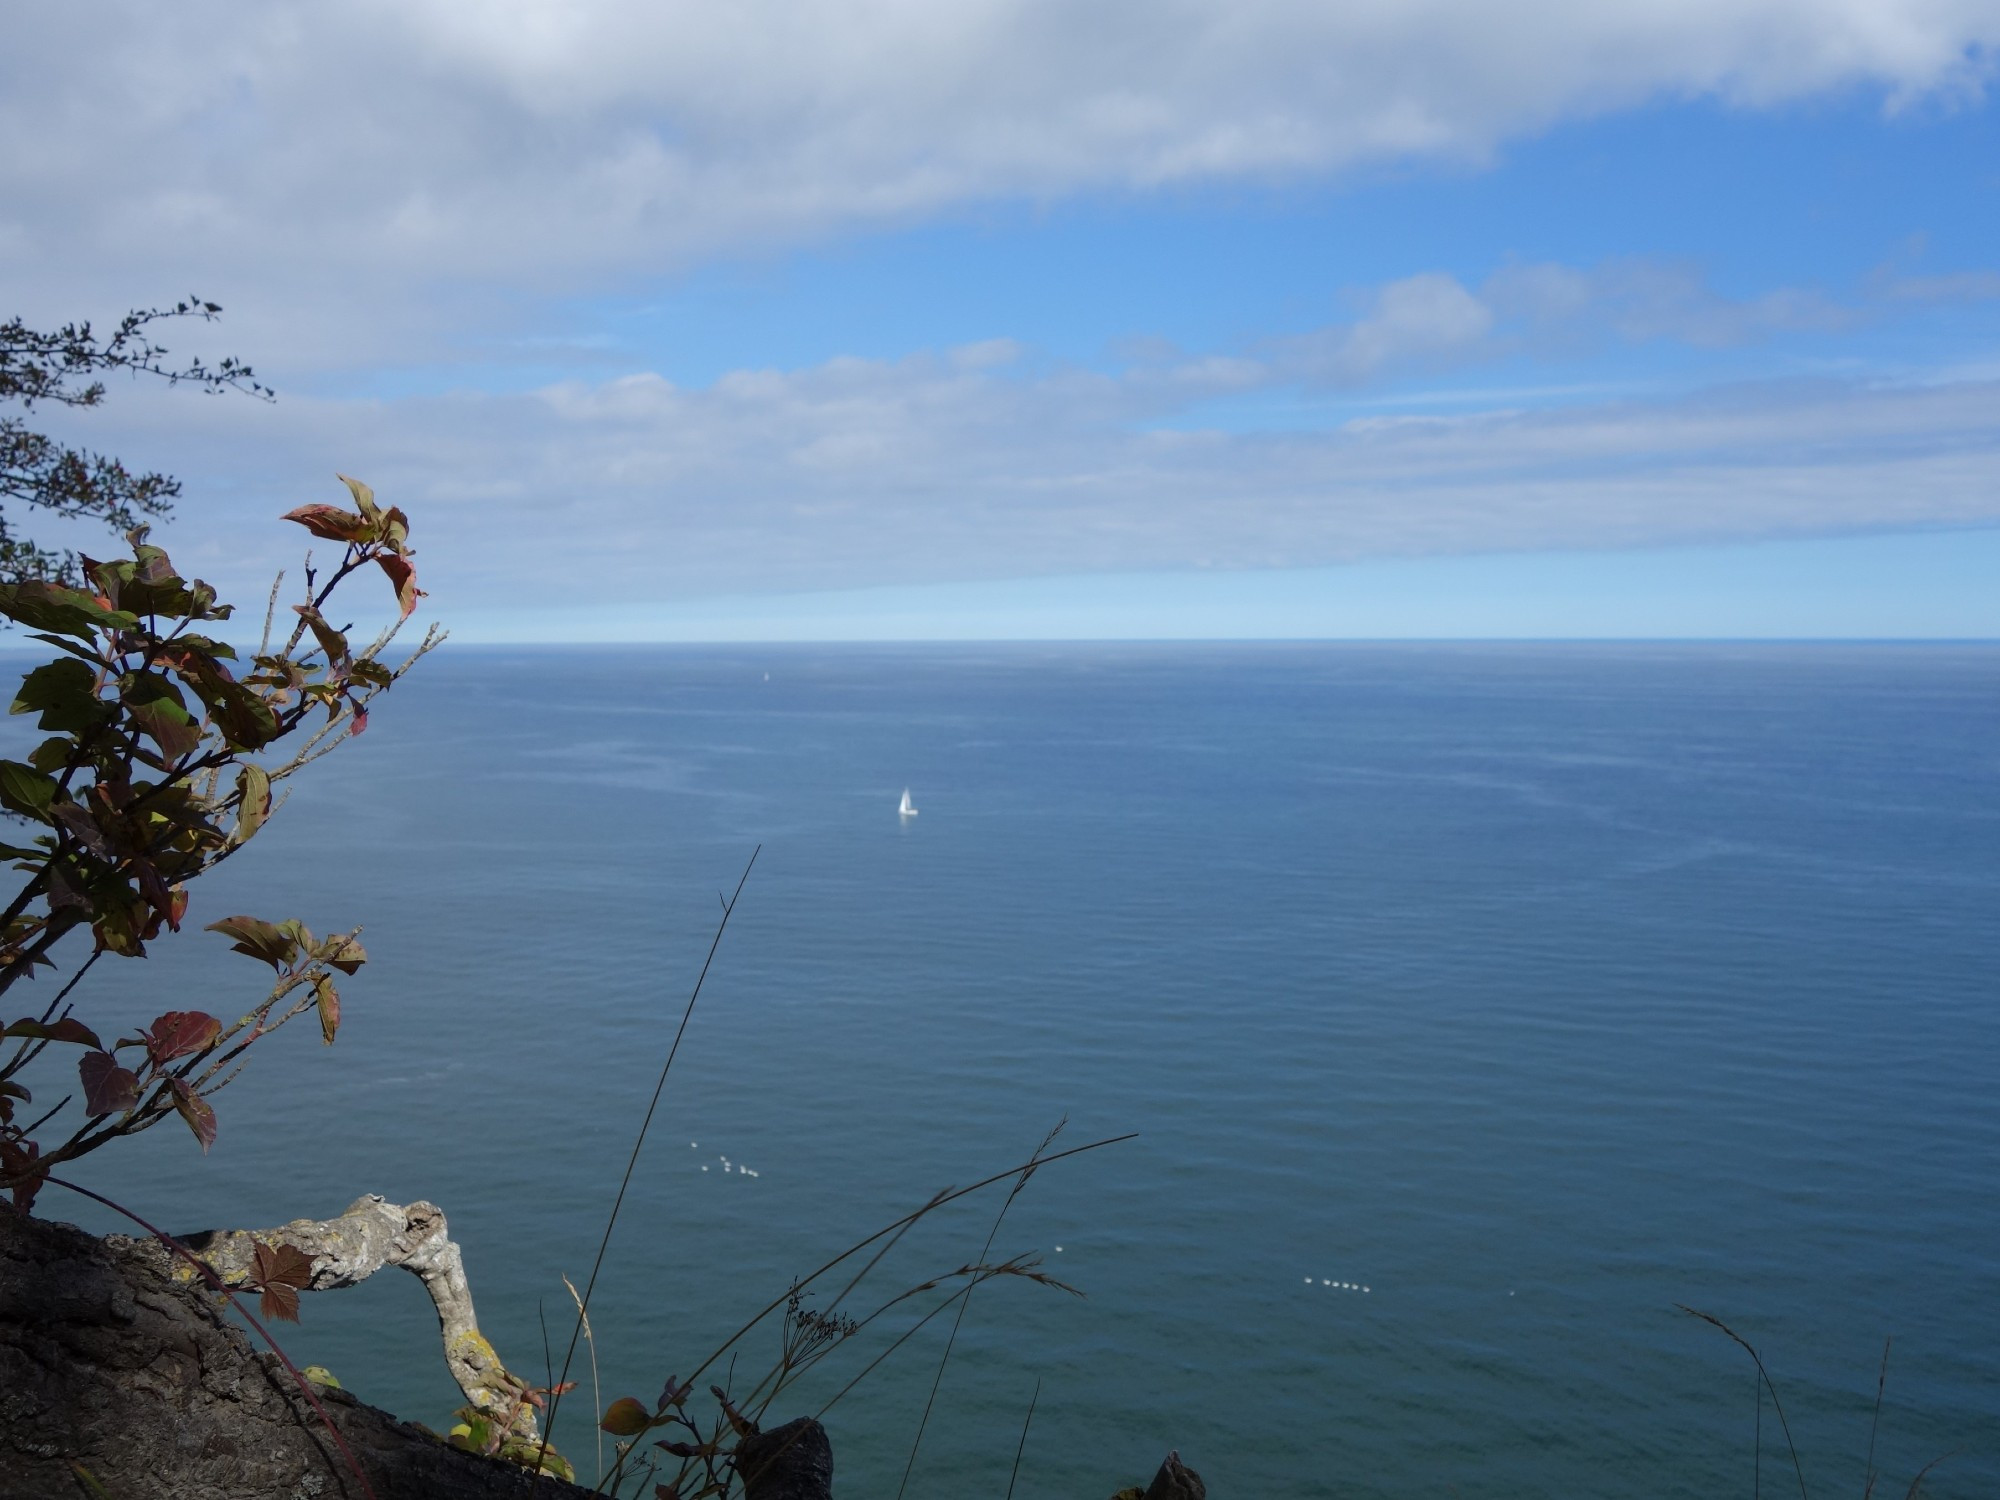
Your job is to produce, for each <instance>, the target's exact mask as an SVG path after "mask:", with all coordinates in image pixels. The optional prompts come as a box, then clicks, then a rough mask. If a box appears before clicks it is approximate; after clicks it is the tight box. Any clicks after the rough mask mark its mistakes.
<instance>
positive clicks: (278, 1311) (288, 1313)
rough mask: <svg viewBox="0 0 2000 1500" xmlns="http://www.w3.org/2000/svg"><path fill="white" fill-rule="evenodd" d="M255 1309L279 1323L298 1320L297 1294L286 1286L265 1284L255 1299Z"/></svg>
mask: <svg viewBox="0 0 2000 1500" xmlns="http://www.w3.org/2000/svg"><path fill="white" fill-rule="evenodd" d="M257 1310H258V1311H259V1312H261V1313H263V1315H264V1316H265V1317H267V1318H272V1319H275V1320H277V1321H278V1322H281V1323H296V1322H298V1320H299V1294H298V1293H297V1292H295V1291H293V1290H292V1289H291V1288H290V1287H288V1286H267V1287H265V1288H264V1292H263V1295H262V1296H260V1297H259V1298H258V1299H257Z"/></svg>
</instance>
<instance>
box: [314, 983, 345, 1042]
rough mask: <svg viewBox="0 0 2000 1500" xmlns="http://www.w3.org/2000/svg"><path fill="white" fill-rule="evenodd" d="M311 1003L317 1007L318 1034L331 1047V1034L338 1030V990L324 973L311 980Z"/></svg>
mask: <svg viewBox="0 0 2000 1500" xmlns="http://www.w3.org/2000/svg"><path fill="white" fill-rule="evenodd" d="M313 1004H315V1005H317V1006H318V1007H319V1034H320V1036H321V1038H322V1039H323V1040H324V1041H325V1042H326V1044H327V1046H329V1047H331V1046H332V1045H333V1034H334V1033H335V1032H336V1031H338V1030H340V992H339V991H338V990H336V989H335V988H334V987H333V981H332V980H331V979H329V978H328V977H327V976H326V975H324V974H321V975H320V976H319V977H318V978H316V979H314V980H313Z"/></svg>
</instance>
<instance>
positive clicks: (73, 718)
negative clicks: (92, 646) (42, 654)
mask: <svg viewBox="0 0 2000 1500" xmlns="http://www.w3.org/2000/svg"><path fill="white" fill-rule="evenodd" d="M8 712H9V713H16V714H29V713H36V712H39V713H40V714H41V716H42V728H44V729H58V730H77V731H81V730H85V729H93V728H95V727H96V726H97V725H99V724H101V723H103V722H104V721H105V719H107V718H109V717H110V715H111V714H112V712H113V709H112V708H111V706H110V705H109V704H108V703H105V702H103V701H102V700H100V699H99V698H98V696H97V674H96V673H95V672H93V671H92V670H91V669H90V664H89V663H88V662H82V661H78V660H77V659H76V658H75V657H73V656H66V657H64V658H63V659H62V660H61V661H52V662H50V663H49V664H48V665H47V666H43V667H37V668H35V670H34V671H32V672H30V673H29V674H28V675H27V676H26V677H24V678H22V679H21V691H20V692H19V693H18V694H16V695H15V698H14V702H13V706H12V707H10V708H9V709H8Z"/></svg>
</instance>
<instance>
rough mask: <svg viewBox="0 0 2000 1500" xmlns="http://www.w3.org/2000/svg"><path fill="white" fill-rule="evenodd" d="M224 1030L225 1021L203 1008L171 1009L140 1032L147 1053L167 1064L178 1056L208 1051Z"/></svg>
mask: <svg viewBox="0 0 2000 1500" xmlns="http://www.w3.org/2000/svg"><path fill="white" fill-rule="evenodd" d="M221 1034H222V1023H221V1022H220V1021H218V1020H216V1019H215V1017H214V1016H211V1015H209V1014H208V1013H207V1012H206V1011H200V1010H170V1011H168V1012H166V1013H165V1014H164V1015H162V1016H159V1017H157V1018H156V1019H155V1020H154V1022H153V1024H152V1026H151V1028H149V1029H148V1030H145V1031H142V1032H140V1033H139V1040H140V1041H142V1042H144V1043H145V1044H146V1055H147V1056H149V1057H151V1058H152V1059H153V1061H154V1062H155V1063H157V1064H158V1065H160V1066H161V1067H165V1066H166V1065H167V1064H168V1063H170V1062H172V1061H173V1060H174V1059H175V1058H177V1057H186V1056H187V1055H188V1054H189V1053H191V1052H206V1051H207V1050H208V1049H209V1048H210V1047H213V1046H214V1045H215V1039H216V1038H217V1037H218V1036H220V1035H221Z"/></svg>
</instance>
